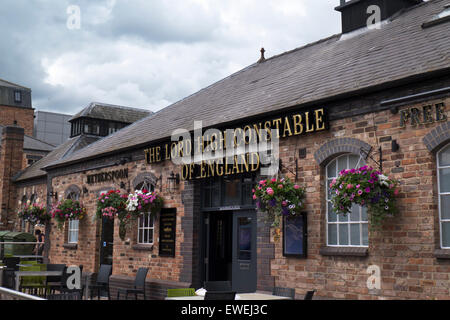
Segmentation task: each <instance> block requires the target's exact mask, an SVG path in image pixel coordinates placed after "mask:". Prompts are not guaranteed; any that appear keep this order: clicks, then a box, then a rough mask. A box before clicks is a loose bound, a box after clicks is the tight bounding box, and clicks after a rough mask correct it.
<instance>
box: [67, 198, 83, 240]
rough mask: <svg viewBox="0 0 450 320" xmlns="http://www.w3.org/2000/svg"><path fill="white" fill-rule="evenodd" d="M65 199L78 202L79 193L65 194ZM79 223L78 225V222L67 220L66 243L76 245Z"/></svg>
mask: <svg viewBox="0 0 450 320" xmlns="http://www.w3.org/2000/svg"><path fill="white" fill-rule="evenodd" d="M66 199H71V200H79V199H80V193H79V192H76V191H71V192H69V193H68V194H67V196H66ZM79 223H80V222H79V220H69V224H68V229H67V242H68V243H78V232H79Z"/></svg>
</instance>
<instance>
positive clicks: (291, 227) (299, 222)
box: [283, 212, 307, 258]
mask: <svg viewBox="0 0 450 320" xmlns="http://www.w3.org/2000/svg"><path fill="white" fill-rule="evenodd" d="M306 248H307V218H306V212H303V213H302V214H300V215H298V216H295V217H283V256H285V257H293V258H306Z"/></svg>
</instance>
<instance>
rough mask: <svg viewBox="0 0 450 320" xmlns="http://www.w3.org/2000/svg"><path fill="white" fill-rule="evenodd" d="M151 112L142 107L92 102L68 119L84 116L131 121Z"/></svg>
mask: <svg viewBox="0 0 450 320" xmlns="http://www.w3.org/2000/svg"><path fill="white" fill-rule="evenodd" d="M151 113H152V112H151V111H149V110H144V109H137V108H130V107H124V106H116V105H112V104H106V103H99V102H92V103H90V104H89V105H88V106H87V107H86V108H84V109H83V110H81V111H80V112H79V113H77V114H76V115H74V116H73V117H72V118H71V119H70V120H69V121H73V120H75V119H78V118H82V117H84V118H92V119H103V120H114V121H119V122H125V123H133V122H135V121H137V120H140V119H142V118H144V117H146V116H148V115H149V114H151Z"/></svg>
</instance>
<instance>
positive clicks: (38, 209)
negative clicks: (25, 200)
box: [18, 204, 51, 224]
mask: <svg viewBox="0 0 450 320" xmlns="http://www.w3.org/2000/svg"><path fill="white" fill-rule="evenodd" d="M18 216H19V218H21V219H23V220H24V221H26V222H29V223H32V224H37V223H38V224H45V223H46V222H48V221H49V220H50V218H51V215H50V214H49V213H48V212H47V208H46V207H45V206H44V205H43V204H32V205H29V204H27V206H26V207H25V208H24V209H23V210H22V211H20V212H19V213H18Z"/></svg>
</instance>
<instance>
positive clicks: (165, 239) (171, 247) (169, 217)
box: [159, 208, 177, 257]
mask: <svg viewBox="0 0 450 320" xmlns="http://www.w3.org/2000/svg"><path fill="white" fill-rule="evenodd" d="M176 226H177V209H175V208H170V209H166V208H164V209H162V210H161V213H160V218H159V255H160V256H162V257H175V244H176Z"/></svg>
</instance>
